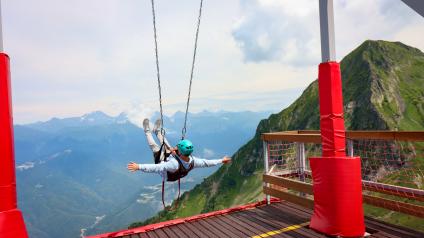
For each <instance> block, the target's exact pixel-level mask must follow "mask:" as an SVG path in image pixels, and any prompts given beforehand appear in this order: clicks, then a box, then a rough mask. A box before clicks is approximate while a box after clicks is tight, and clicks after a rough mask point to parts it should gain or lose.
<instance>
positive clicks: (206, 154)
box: [203, 148, 215, 158]
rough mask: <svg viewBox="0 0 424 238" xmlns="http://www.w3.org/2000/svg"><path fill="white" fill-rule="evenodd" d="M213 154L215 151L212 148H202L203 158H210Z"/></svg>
mask: <svg viewBox="0 0 424 238" xmlns="http://www.w3.org/2000/svg"><path fill="white" fill-rule="evenodd" d="M214 155H215V152H214V151H213V150H211V149H208V148H204V149H203V156H204V157H205V158H211V157H213V156H214Z"/></svg>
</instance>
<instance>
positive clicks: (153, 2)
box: [151, 0, 165, 136]
mask: <svg viewBox="0 0 424 238" xmlns="http://www.w3.org/2000/svg"><path fill="white" fill-rule="evenodd" d="M151 2H152V15H153V36H154V38H155V56H156V75H157V79H158V90H159V107H160V120H161V127H160V133H161V134H162V136H165V130H164V129H163V109H162V87H161V85H160V73H159V54H158V40H157V33H156V11H155V1H154V0H151Z"/></svg>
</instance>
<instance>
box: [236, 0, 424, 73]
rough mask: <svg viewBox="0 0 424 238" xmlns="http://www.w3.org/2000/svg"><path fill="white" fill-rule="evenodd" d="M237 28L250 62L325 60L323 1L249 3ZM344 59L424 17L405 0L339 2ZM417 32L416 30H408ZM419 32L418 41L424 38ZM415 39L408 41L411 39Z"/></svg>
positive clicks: (337, 11)
mask: <svg viewBox="0 0 424 238" xmlns="http://www.w3.org/2000/svg"><path fill="white" fill-rule="evenodd" d="M242 3H243V4H242V16H241V17H240V19H239V22H238V23H237V24H236V25H235V27H234V30H233V33H232V35H233V38H234V40H235V41H236V42H237V45H238V46H239V48H240V50H241V52H242V53H243V57H244V60H245V61H246V62H253V63H263V62H273V61H279V62H283V63H286V64H291V65H294V66H298V67H299V66H302V65H311V64H316V63H317V62H319V61H320V39H319V37H320V36H319V13H318V1H310V0H296V1H292V0H281V1H277V0H245V1H242ZM334 9H335V21H336V22H335V27H336V48H337V52H338V54H337V55H338V56H339V57H338V58H340V57H342V56H344V55H346V54H347V53H348V52H350V51H351V50H352V49H353V48H354V47H356V46H358V45H359V44H360V43H362V42H363V41H365V40H367V39H385V40H391V39H395V38H396V39H398V38H399V32H402V29H403V28H405V27H408V26H409V25H411V24H416V23H417V22H418V23H419V25H420V26H421V30H422V29H423V22H422V18H421V17H420V16H419V15H418V14H416V13H415V12H413V10H411V9H409V8H408V7H407V6H406V5H405V4H403V3H402V2H401V1H396V0H375V1H371V2H370V1H367V0H355V1H348V0H340V1H334ZM408 33H411V32H410V31H409V32H407V34H408ZM420 34H423V32H422V31H421V32H416V33H415V34H414V36H413V37H412V38H415V39H420V38H421V37H420V36H419V35H420ZM410 38H411V37H410V36H407V35H406V37H405V38H404V40H405V41H408V39H410Z"/></svg>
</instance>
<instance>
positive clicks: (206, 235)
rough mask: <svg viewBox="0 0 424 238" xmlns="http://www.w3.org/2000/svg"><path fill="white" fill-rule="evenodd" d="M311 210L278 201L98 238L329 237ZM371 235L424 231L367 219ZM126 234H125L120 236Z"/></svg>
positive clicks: (404, 235)
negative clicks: (313, 224) (314, 225)
mask: <svg viewBox="0 0 424 238" xmlns="http://www.w3.org/2000/svg"><path fill="white" fill-rule="evenodd" d="M311 215H312V211H311V210H308V209H305V208H303V207H300V206H298V205H295V204H292V203H288V202H276V203H273V204H271V205H262V206H258V207H254V208H250V209H247V210H240V211H234V212H230V213H225V214H221V215H214V216H209V217H205V218H200V219H194V220H192V221H186V222H183V223H178V224H175V225H167V226H164V227H158V228H156V229H151V230H147V231H144V232H141V233H134V232H130V231H131V230H129V231H128V233H122V232H121V233H120V234H119V235H118V233H116V235H118V236H114V235H113V234H105V236H101V235H100V236H99V235H98V236H96V237H123V238H175V237H180V238H182V237H184V238H185V237H193V238H196V237H198V238H212V237H243V238H246V237H253V238H260V237H269V238H273V237H276V238H277V237H326V236H325V235H322V234H319V233H317V232H315V231H313V230H311V229H309V227H308V224H309V220H310V217H311ZM366 226H367V232H368V233H370V236H368V237H380V238H381V237H387V238H396V237H399V238H407V237H417V238H418V237H420V238H422V237H424V233H420V232H417V231H413V230H410V229H407V228H403V227H398V226H393V225H389V224H387V223H384V222H380V221H376V220H373V219H368V218H367V219H366ZM131 233H132V234H131ZM121 234H123V235H121Z"/></svg>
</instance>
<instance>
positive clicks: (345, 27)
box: [2, 0, 424, 123]
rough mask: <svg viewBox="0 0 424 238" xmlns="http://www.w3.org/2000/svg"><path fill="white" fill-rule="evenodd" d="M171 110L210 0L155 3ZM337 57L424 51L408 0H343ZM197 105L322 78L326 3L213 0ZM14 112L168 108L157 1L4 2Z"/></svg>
mask: <svg viewBox="0 0 424 238" xmlns="http://www.w3.org/2000/svg"><path fill="white" fill-rule="evenodd" d="M155 2H156V8H157V28H158V37H159V57H160V63H161V65H160V67H161V75H162V84H163V97H164V104H165V112H166V113H167V114H171V113H174V112H175V111H177V110H184V103H185V97H186V94H187V88H188V76H189V71H190V64H191V55H192V51H193V41H194V32H195V23H196V18H197V11H198V6H199V3H200V0H178V1H171V0H156V1H155ZM334 3H335V18H336V23H335V25H336V44H337V48H336V51H337V59H338V60H341V59H342V58H343V56H345V55H346V54H347V53H349V52H350V51H351V50H353V49H354V48H355V47H357V46H358V45H359V44H360V43H362V42H363V41H364V40H367V39H374V40H377V39H382V40H389V41H402V42H404V43H406V44H408V45H411V46H414V47H417V48H419V49H421V50H422V51H423V50H424V40H423V36H424V18H422V17H420V16H419V15H418V14H417V13H415V12H414V11H412V10H411V9H409V8H408V7H407V6H406V5H404V4H403V3H402V2H401V1H400V0H373V1H370V0H335V1H334ZM203 10H204V11H203V18H202V25H201V29H200V38H199V48H198V58H197V65H196V69H195V78H194V84H193V92H192V110H193V111H200V110H232V111H239V110H253V111H259V110H272V111H279V110H281V109H282V108H284V107H286V106H287V105H289V104H290V103H291V102H292V101H293V100H294V99H295V98H296V97H297V96H299V95H300V93H301V92H302V90H303V89H304V88H305V87H306V86H307V85H308V84H309V83H310V82H312V81H313V80H314V79H315V78H316V76H317V65H318V64H319V62H320V43H319V22H318V0H296V1H294V0H205V1H204V9H203ZM2 15H3V16H2V17H3V33H4V46H5V52H6V53H8V54H9V56H10V57H11V73H12V93H13V103H14V105H13V106H14V108H13V109H14V120H15V122H16V123H27V122H33V121H37V120H47V119H49V118H51V117H68V116H79V115H82V114H84V113H87V112H91V111H94V110H102V111H104V112H107V113H109V114H111V115H116V114H118V113H120V112H127V113H129V114H130V115H133V116H138V117H142V116H144V115H148V114H150V113H152V112H153V111H155V110H158V102H157V98H158V92H157V85H156V78H155V77H156V72H155V66H154V44H153V29H152V13H151V5H150V1H148V0H137V1H136V0H119V1H118V0H72V1H69V0H35V1H34V0H31V1H30V0H3V1H2Z"/></svg>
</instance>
